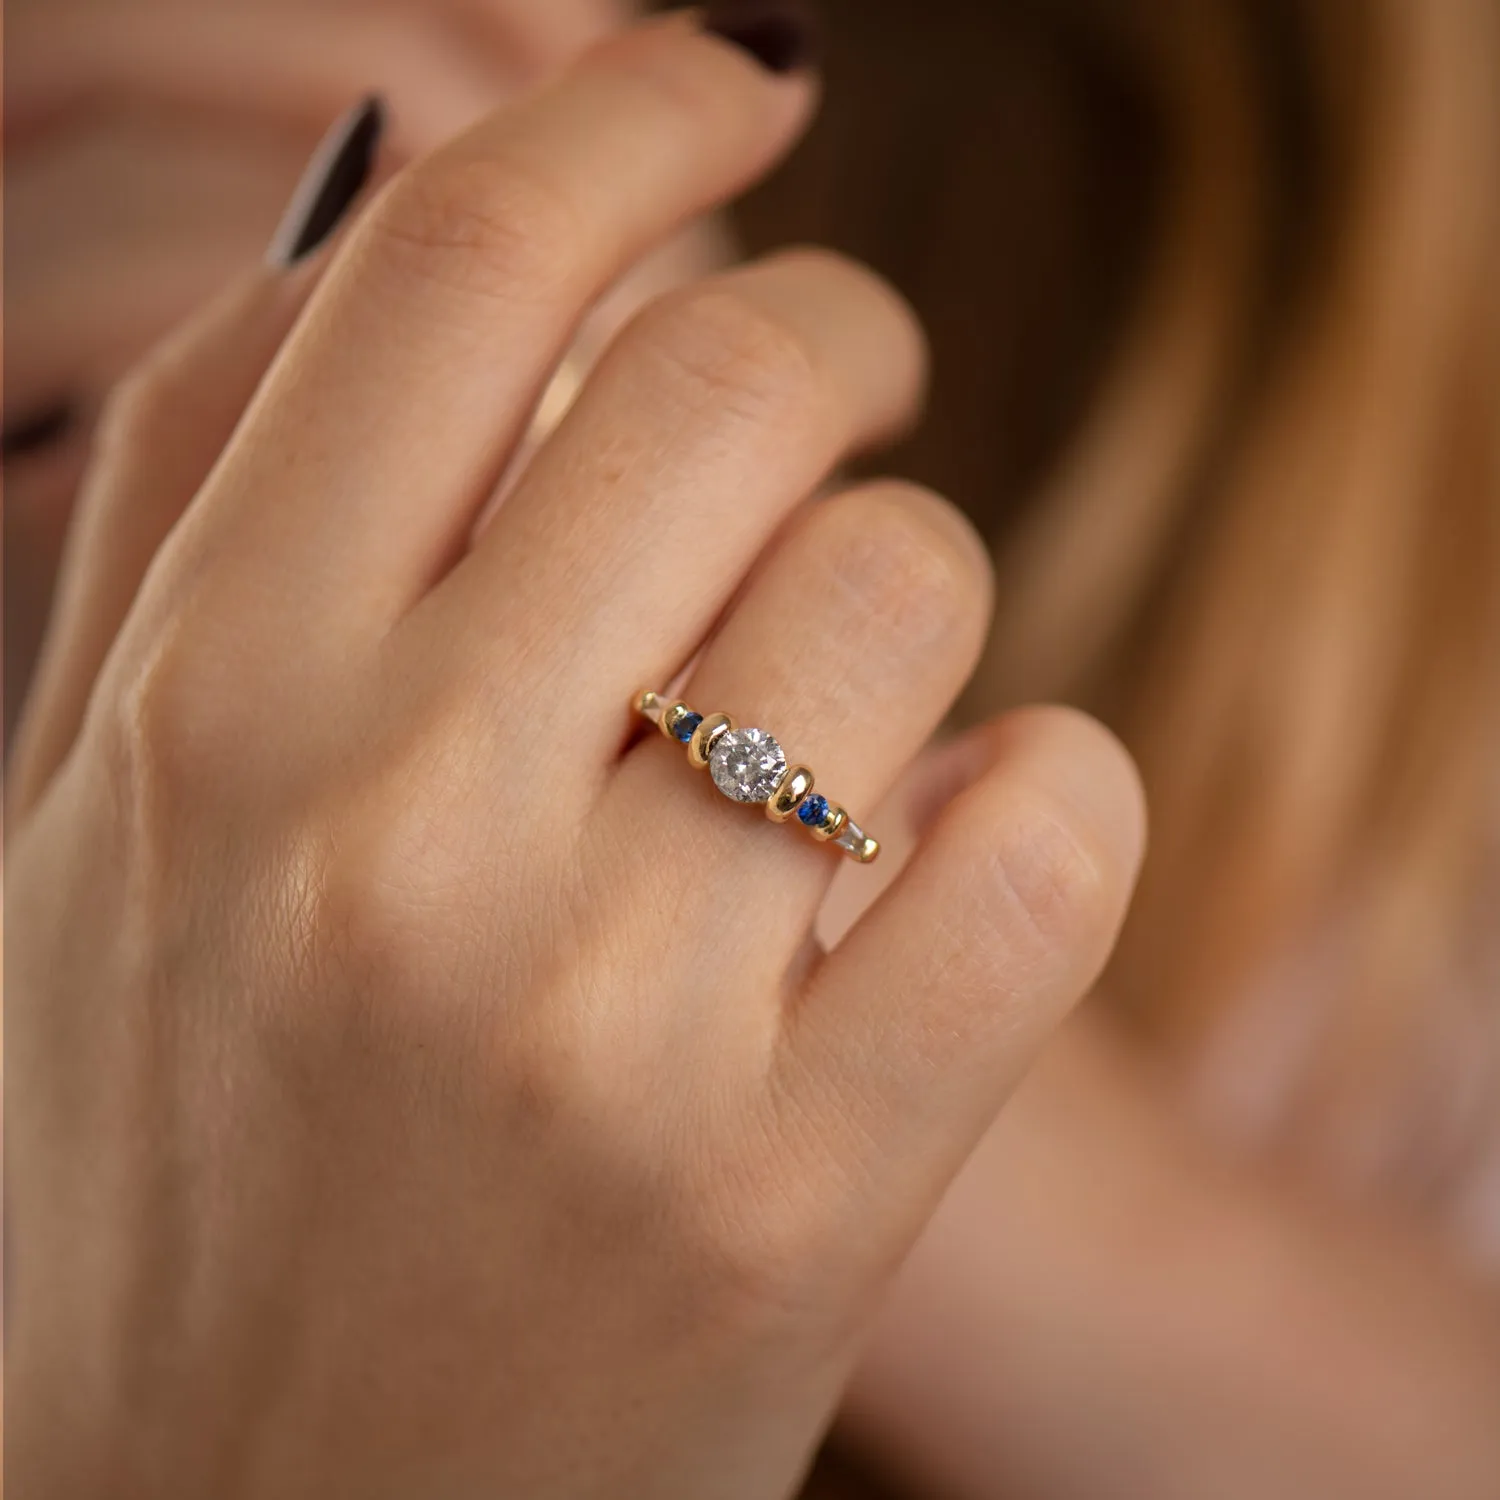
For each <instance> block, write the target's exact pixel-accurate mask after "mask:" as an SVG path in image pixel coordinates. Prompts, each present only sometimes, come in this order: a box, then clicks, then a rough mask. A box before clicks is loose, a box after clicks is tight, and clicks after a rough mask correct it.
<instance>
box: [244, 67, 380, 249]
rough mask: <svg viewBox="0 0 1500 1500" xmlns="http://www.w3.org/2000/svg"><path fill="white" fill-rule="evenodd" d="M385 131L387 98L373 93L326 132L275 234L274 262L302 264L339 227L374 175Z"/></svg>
mask: <svg viewBox="0 0 1500 1500" xmlns="http://www.w3.org/2000/svg"><path fill="white" fill-rule="evenodd" d="M384 132H385V103H384V101H383V100H382V99H381V98H380V97H379V96H378V95H376V94H371V95H370V96H369V97H368V98H366V99H364V100H361V102H360V103H359V104H357V105H355V107H354V108H353V109H351V110H350V111H349V113H348V114H346V115H345V116H344V118H343V119H342V120H340V121H339V122H338V124H337V125H335V126H334V127H333V129H332V130H330V131H329V132H328V134H327V135H325V136H324V137H323V139H322V141H320V142H319V144H318V149H317V150H316V151H314V152H313V155H312V160H311V161H310V162H309V163H308V164H307V170H306V171H305V172H304V173H303V174H302V181H301V182H299V183H298V184H297V191H296V192H294V193H293V194H292V201H291V202H290V203H289V204H288V205H287V210H286V213H285V214H284V215H282V219H281V224H280V226H279V227H278V228H277V230H276V233H275V234H274V235H273V236H272V237H271V247H270V249H269V250H268V251H267V252H266V259H267V260H268V261H269V262H270V263H271V264H272V265H273V266H282V267H286V266H294V265H296V264H297V262H298V261H299V260H302V259H304V258H305V257H307V256H309V255H311V254H312V252H313V251H314V250H316V249H317V248H318V246H319V245H321V244H322V243H323V242H324V241H325V240H326V239H327V238H328V236H329V235H331V234H332V233H333V231H334V230H335V229H337V228H338V226H339V221H340V220H341V219H342V218H343V217H344V215H345V214H346V213H347V212H348V211H349V205H350V204H351V203H353V202H354V200H355V199H356V198H357V197H359V194H360V190H361V189H362V188H363V187H364V185H365V183H366V182H368V181H369V180H370V169H371V167H373V166H374V164H375V152H376V149H377V148H378V147H379V145H380V137H381V136H382V135H383V134H384Z"/></svg>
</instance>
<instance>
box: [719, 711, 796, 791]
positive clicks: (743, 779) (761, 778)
mask: <svg viewBox="0 0 1500 1500" xmlns="http://www.w3.org/2000/svg"><path fill="white" fill-rule="evenodd" d="M708 771H709V775H710V776H712V777H713V779H714V785H715V786H716V787H718V789H719V790H720V791H721V792H723V793H724V795H725V796H726V797H728V798H729V799H730V800H731V801H732V802H769V801H770V800H771V793H772V792H774V791H775V790H776V787H777V784H778V783H779V782H780V780H781V778H782V777H783V776H784V775H785V774H786V751H784V750H783V749H782V748H781V746H780V745H779V744H777V742H776V740H775V739H774V738H773V737H772V736H771V735H769V734H767V733H766V732H765V730H764V729H728V730H725V732H724V733H723V734H721V735H720V736H719V738H718V740H717V741H716V742H715V744H714V748H713V751H712V753H711V754H710V755H709V757H708Z"/></svg>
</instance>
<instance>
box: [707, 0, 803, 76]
mask: <svg viewBox="0 0 1500 1500" xmlns="http://www.w3.org/2000/svg"><path fill="white" fill-rule="evenodd" d="M703 29H704V30H705V31H707V32H708V33H709V34H710V35H712V36H717V37H722V38H723V39H724V40H725V41H726V42H733V43H734V44H735V46H737V47H743V48H744V50H745V51H746V52H748V53H749V54H750V55H751V57H753V58H754V59H755V60H756V62H758V63H759V64H760V65H761V66H762V67H763V68H766V69H769V71H771V72H772V73H791V72H794V71H795V70H796V69H798V68H808V67H811V66H812V65H813V64H814V63H815V62H816V61H817V53H818V28H817V22H816V20H815V19H814V16H813V11H812V8H811V6H809V5H808V4H806V3H805V0H709V4H708V5H707V7H706V8H705V9H704V12H703Z"/></svg>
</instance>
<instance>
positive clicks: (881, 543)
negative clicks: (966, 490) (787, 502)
mask: <svg viewBox="0 0 1500 1500" xmlns="http://www.w3.org/2000/svg"><path fill="white" fill-rule="evenodd" d="M813 516H814V519H813V521H812V523H811V524H812V525H813V526H814V528H815V530H816V531H817V533H818V534H817V535H815V537H814V550H815V551H816V552H817V553H818V554H819V557H820V563H821V566H822V567H823V569H824V570H825V571H826V573H827V576H828V577H829V579H830V580H831V582H832V584H833V586H834V587H836V588H838V589H839V590H840V591H841V592H843V593H845V594H846V595H848V596H849V597H850V598H851V599H852V600H853V601H854V602H855V604H856V606H857V608H858V609H859V612H860V613H861V614H862V615H873V616H875V617H877V618H879V619H881V620H882V621H887V622H889V623H890V624H891V625H892V626H893V627H894V628H895V631H896V633H897V634H899V636H900V637H901V639H902V640H909V641H911V642H912V643H913V644H915V645H918V646H922V647H926V646H928V645H930V644H932V643H933V642H935V641H938V640H941V639H943V638H946V637H949V636H952V635H953V634H955V633H956V632H959V631H964V632H966V633H969V634H977V633H978V632H979V631H980V630H981V629H982V628H983V623H984V620H985V619H986V617H987V615H988V600H989V589H990V583H989V574H990V567H989V562H988V558H987V556H986V554H985V551H984V547H983V544H982V543H981V542H980V540H979V538H978V537H977V536H975V535H974V533H973V532H972V530H971V529H970V528H969V524H968V522H967V521H966V520H964V519H963V517H962V516H961V515H960V514H959V512H958V511H957V510H956V508H955V507H953V506H952V505H951V504H950V503H949V502H948V501H946V500H944V499H942V498H941V497H939V496H937V495H935V494H932V493H931V492H929V491H926V490H923V489H921V488H920V487H918V486H916V485H904V484H887V485H882V486H879V487H878V488H873V489H870V490H865V491H857V492H854V493H851V494H847V495H843V496H840V497H838V498H836V499H834V500H831V501H829V502H827V504H826V505H825V506H823V507H822V508H821V509H820V510H818V511H815V512H814V513H813Z"/></svg>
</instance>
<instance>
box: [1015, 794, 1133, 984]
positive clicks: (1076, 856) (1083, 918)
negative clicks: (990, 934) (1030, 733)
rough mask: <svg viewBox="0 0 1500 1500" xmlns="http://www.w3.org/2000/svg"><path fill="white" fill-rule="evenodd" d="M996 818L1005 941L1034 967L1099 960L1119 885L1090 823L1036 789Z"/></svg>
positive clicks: (1115, 909) (1114, 912)
mask: <svg viewBox="0 0 1500 1500" xmlns="http://www.w3.org/2000/svg"><path fill="white" fill-rule="evenodd" d="M997 821H998V828H996V829H995V832H996V835H997V836H996V838H995V839H994V841H993V843H992V844H991V848H992V849H993V851H994V852H993V854H992V856H991V863H992V869H993V872H994V876H995V884H996V886H997V887H998V888H999V892H1000V900H999V902H998V904H997V907H996V911H997V913H998V916H999V920H1000V921H1001V922H1002V923H1003V924H1004V926H1005V929H1006V932H1005V935H1006V937H1007V939H1008V941H1009V944H1010V946H1011V947H1012V948H1013V949H1014V948H1016V947H1019V948H1020V949H1022V950H1023V952H1024V953H1025V956H1026V957H1027V958H1028V959H1029V960H1031V961H1032V962H1033V963H1035V964H1037V965H1039V966H1047V967H1062V968H1064V969H1069V970H1071V969H1072V968H1074V967H1079V966H1082V965H1083V964H1085V963H1087V964H1090V965H1092V964H1093V963H1094V962H1095V961H1096V960H1099V959H1102V957H1103V952H1104V949H1105V948H1106V947H1107V944H1108V938H1109V934H1110V932H1111V931H1112V930H1113V927H1114V923H1115V921H1116V919H1117V917H1118V915H1119V912H1118V905H1119V903H1118V882H1117V881H1116V880H1114V879H1113V878H1112V876H1111V872H1110V859H1109V854H1108V851H1107V850H1106V849H1105V848H1104V847H1103V845H1102V842H1101V841H1100V840H1099V839H1097V838H1096V837H1095V836H1094V835H1093V833H1092V832H1091V830H1090V828H1089V825H1088V823H1087V822H1086V821H1085V820H1082V819H1080V818H1079V816H1078V814H1077V812H1076V810H1075V809H1073V808H1072V807H1070V806H1068V805H1067V804H1065V803H1064V802H1063V801H1061V800H1060V799H1059V798H1057V797H1054V796H1052V795H1050V794H1048V793H1047V792H1045V791H1042V790H1040V789H1035V790H1033V791H1031V792H1030V793H1029V794H1028V795H1027V796H1026V797H1025V798H1024V799H1023V800H1022V801H1021V802H1020V804H1019V805H1016V804H1014V803H1013V804H1012V805H1011V806H1010V807H1009V808H1008V809H1007V812H1006V814H1005V815H1004V816H1003V817H1001V818H1000V819H998V820H997Z"/></svg>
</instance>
